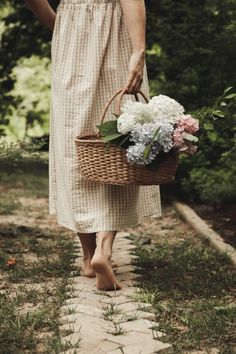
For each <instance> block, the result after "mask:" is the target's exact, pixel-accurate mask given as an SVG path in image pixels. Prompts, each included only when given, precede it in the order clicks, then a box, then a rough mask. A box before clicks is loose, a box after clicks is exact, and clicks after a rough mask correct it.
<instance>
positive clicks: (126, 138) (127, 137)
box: [118, 135, 130, 147]
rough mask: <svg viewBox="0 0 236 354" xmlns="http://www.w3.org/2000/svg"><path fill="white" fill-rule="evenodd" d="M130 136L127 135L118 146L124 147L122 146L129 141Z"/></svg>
mask: <svg viewBox="0 0 236 354" xmlns="http://www.w3.org/2000/svg"><path fill="white" fill-rule="evenodd" d="M129 137H130V136H129V135H127V136H126V137H125V138H124V139H123V140H122V141H121V142H120V143H119V144H118V146H119V147H122V145H123V144H124V143H125V142H126V141H127V140H128V139H129Z"/></svg>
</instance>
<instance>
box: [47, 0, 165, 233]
mask: <svg viewBox="0 0 236 354" xmlns="http://www.w3.org/2000/svg"><path fill="white" fill-rule="evenodd" d="M131 53H132V48H131V42H130V38H129V34H128V30H127V27H126V25H125V22H124V18H123V13H122V8H121V5H120V2H119V0H62V1H61V2H60V4H59V6H58V7H57V10H56V22H55V27H54V30H53V35H52V46H51V59H52V71H51V113H50V143H49V214H56V217H57V221H58V223H59V224H60V225H62V226H64V227H66V228H68V229H71V230H74V231H76V232H83V233H92V232H96V231H104V230H122V229H124V228H126V227H130V226H135V225H136V224H138V223H141V222H142V221H144V220H147V219H149V218H150V217H151V216H156V217H159V216H161V201H160V190H159V186H127V185H126V186H117V185H106V184H100V183H99V182H91V181H88V180H86V178H85V177H84V176H83V175H82V173H81V170H80V165H79V162H78V159H77V154H76V147H75V143H74V138H75V136H76V135H79V134H80V133H85V132H88V131H89V132H91V131H94V132H97V128H96V124H99V123H100V120H101V116H102V113H103V110H104V107H105V105H106V103H107V102H108V100H109V99H110V97H111V96H112V95H113V94H114V93H115V92H116V91H117V90H118V89H120V88H122V87H124V85H125V84H126V80H127V76H128V64H129V59H130V56H131ZM141 89H142V91H143V92H144V93H145V94H146V95H147V97H149V88H148V77H147V71H146V65H145V68H144V80H143V84H142V87H141ZM128 99H129V100H130V99H132V100H134V99H135V98H134V95H124V98H123V102H125V101H126V100H128ZM114 104H115V103H114ZM114 104H112V105H111V106H110V108H109V110H108V114H107V116H106V119H105V120H108V119H112V118H111V117H113V119H115V118H114V116H113V115H112V112H114Z"/></svg>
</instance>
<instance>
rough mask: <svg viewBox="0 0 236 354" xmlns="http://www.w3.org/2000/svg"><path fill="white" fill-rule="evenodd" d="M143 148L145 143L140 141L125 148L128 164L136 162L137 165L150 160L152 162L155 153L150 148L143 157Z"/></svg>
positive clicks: (147, 162) (144, 163) (145, 163)
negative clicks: (147, 154) (148, 152)
mask: <svg viewBox="0 0 236 354" xmlns="http://www.w3.org/2000/svg"><path fill="white" fill-rule="evenodd" d="M144 149H145V145H144V144H141V143H136V144H134V145H131V146H129V147H128V148H127V149H126V157H127V160H128V162H129V163H130V164H137V165H147V164H149V163H150V162H152V161H153V160H154V159H155V157H156V155H157V154H156V153H154V152H153V151H152V150H151V152H150V154H149V156H148V157H147V159H144Z"/></svg>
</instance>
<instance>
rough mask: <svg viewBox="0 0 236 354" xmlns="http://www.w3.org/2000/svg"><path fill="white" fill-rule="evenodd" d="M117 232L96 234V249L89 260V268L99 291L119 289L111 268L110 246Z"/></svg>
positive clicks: (119, 286)
mask: <svg viewBox="0 0 236 354" xmlns="http://www.w3.org/2000/svg"><path fill="white" fill-rule="evenodd" d="M116 232H117V231H99V232H97V247H96V250H95V253H94V256H93V258H92V260H91V267H92V268H93V269H94V270H95V272H96V278H97V288H98V289H99V290H114V289H117V290H118V289H121V285H120V283H119V282H118V281H117V279H116V277H115V275H114V272H113V270H112V266H111V254H112V246H113V242H114V239H115V235H116Z"/></svg>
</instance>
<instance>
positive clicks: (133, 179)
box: [75, 89, 178, 185]
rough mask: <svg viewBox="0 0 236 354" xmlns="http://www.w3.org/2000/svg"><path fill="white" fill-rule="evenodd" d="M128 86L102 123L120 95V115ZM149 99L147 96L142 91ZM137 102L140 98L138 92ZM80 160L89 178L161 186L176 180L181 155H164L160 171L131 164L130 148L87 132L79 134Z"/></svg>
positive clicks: (118, 104) (98, 134)
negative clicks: (127, 155) (126, 148)
mask: <svg viewBox="0 0 236 354" xmlns="http://www.w3.org/2000/svg"><path fill="white" fill-rule="evenodd" d="M125 93H126V92H125V91H124V89H120V90H118V91H117V92H116V93H115V94H114V95H113V96H112V97H111V99H110V100H109V102H108V103H107V105H106V107H105V109H104V112H103V115H102V118H101V123H103V121H104V118H105V115H106V112H107V110H108V108H109V106H110V104H111V102H112V101H113V100H114V98H115V97H116V96H118V95H119V94H120V97H119V99H118V101H117V105H116V113H117V114H120V105H121V100H122V97H123V95H124V94H125ZM139 93H140V94H141V95H142V96H143V98H144V99H145V101H146V102H148V99H147V97H146V96H145V95H144V93H143V92H141V91H140V92H139ZM134 95H135V99H136V101H139V99H138V96H137V94H134ZM75 144H76V149H77V153H78V160H79V163H80V167H81V171H82V173H83V175H84V176H85V177H87V179H88V180H91V181H97V182H100V183H105V184H113V185H127V184H128V185H160V184H166V183H169V182H171V181H173V180H174V178H175V174H176V169H177V166H178V156H177V154H173V152H172V153H166V154H164V158H163V157H162V158H160V162H158V168H157V170H155V171H153V170H150V169H149V168H147V167H146V166H140V165H136V164H135V165H131V164H130V163H128V161H127V158H126V151H125V149H124V148H120V147H118V146H117V145H114V144H112V143H107V142H104V141H103V140H102V139H101V135H100V133H97V134H96V133H94V132H92V133H84V134H80V135H78V136H76V137H75Z"/></svg>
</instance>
